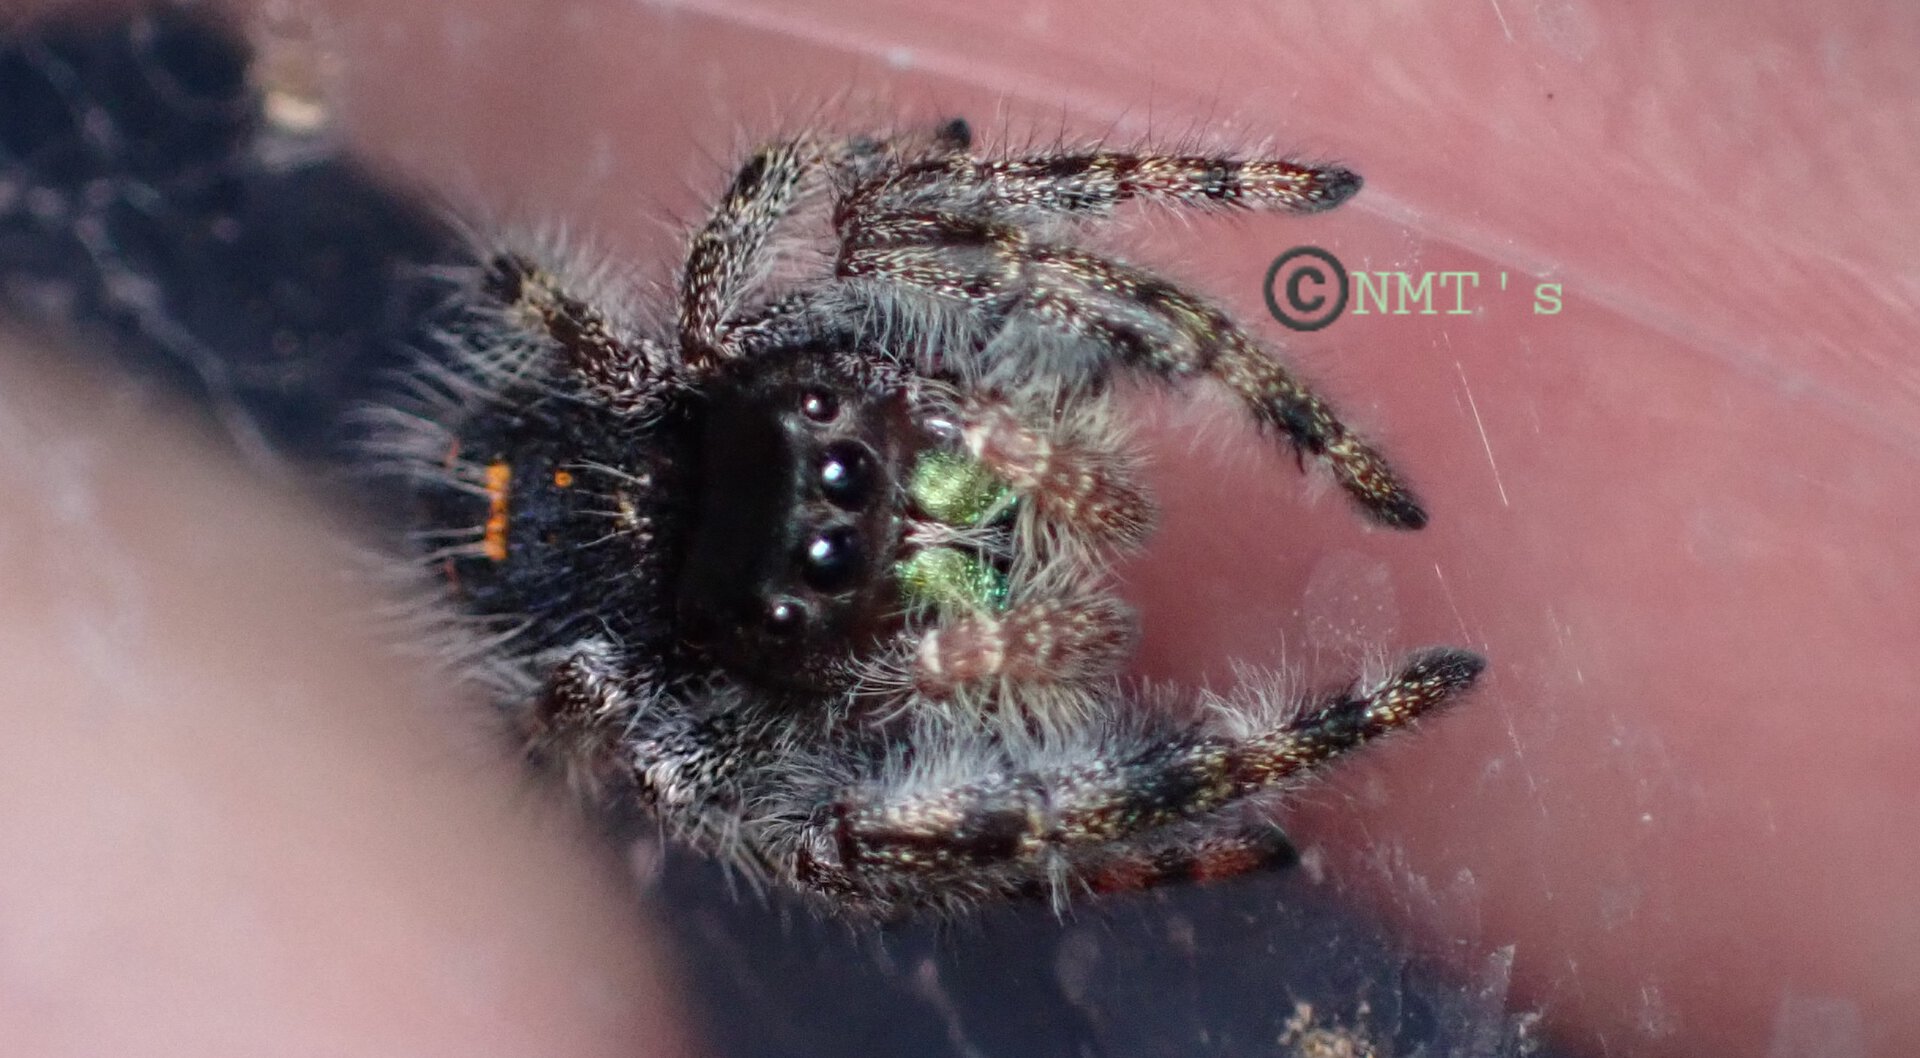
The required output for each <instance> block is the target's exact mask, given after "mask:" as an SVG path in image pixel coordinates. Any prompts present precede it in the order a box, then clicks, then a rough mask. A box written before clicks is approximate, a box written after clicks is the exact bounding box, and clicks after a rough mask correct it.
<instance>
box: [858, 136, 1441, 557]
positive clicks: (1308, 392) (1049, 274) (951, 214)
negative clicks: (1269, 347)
mask: <svg viewBox="0 0 1920 1058" xmlns="http://www.w3.org/2000/svg"><path fill="white" fill-rule="evenodd" d="M1359 188H1360V179H1359V177H1358V176H1356V175H1355V174H1353V173H1351V172H1349V171H1347V170H1344V169H1333V168H1315V167H1310V166H1302V165H1297V164H1294V163H1290V162H1284V161H1267V160H1255V161H1242V160H1231V159H1210V158H1194V157H1179V156H1164V155H1132V154H1115V153H1093V154H1087V155H1078V156H1068V157H1064V158H1055V159H1048V158H1030V159H1007V160H1001V161H978V160H974V159H965V160H963V161H953V162H945V163H943V162H934V163H927V164H924V165H920V166H913V167H908V168H905V169H902V170H899V171H896V172H893V173H889V174H883V175H881V176H878V177H875V178H874V179H872V180H870V181H868V182H867V183H866V184H864V185H862V186H861V187H859V188H858V189H857V190H855V191H854V192H853V193H851V194H850V195H849V196H848V197H847V200H846V201H845V202H843V203H842V204H841V206H840V208H839V209H838V210H837V211H836V214H835V216H836V223H837V224H838V227H839V231H840V234H841V238H842V244H841V252H840V256H839V260H838V262H837V265H836V267H837V269H838V271H839V273H840V274H841V275H842V276H845V277H849V278H856V279H875V280H880V281H883V282H888V283H894V284H898V285H900V286H903V287H907V288H911V289H915V290H919V291H922V292H924V293H927V294H930V295H933V296H935V297H938V298H942V299H946V300H949V301H955V302H959V303H962V304H964V305H969V306H972V307H973V308H974V310H975V311H978V312H980V313H983V314H989V315H994V316H1001V317H1007V318H1016V317H1022V316H1024V317H1027V318H1031V319H1033V320H1035V321H1037V322H1039V323H1041V324H1042V325H1044V326H1047V327H1050V328H1053V329H1055V330H1057V331H1061V332H1064V333H1066V334H1069V335H1072V336H1074V337H1076V338H1079V339H1082V340H1084V341H1085V342H1086V343H1087V345H1088V346H1089V347H1090V348H1094V349H1099V350H1102V351H1104V353H1105V354H1106V356H1107V358H1108V360H1109V362H1110V363H1111V364H1112V365H1113V366H1116V367H1124V368H1127V369H1131V370H1134V371H1139V372H1143V373H1147V374H1150V375H1156V376H1159V377H1163V378H1168V379H1180V378H1191V377H1197V376H1206V377H1210V378H1213V379H1215V380H1216V381H1218V382H1220V383H1223V384H1225V385H1226V386H1227V387H1228V388H1229V389H1230V390H1232V391H1233V392H1234V393H1235V394H1236V395H1238V396H1239V397H1240V398H1241V400H1242V401H1244V402H1245V403H1246V405H1247V407H1248V409H1249V410H1250V411H1251V412H1252V413H1253V416H1254V418H1255V420H1256V421H1258V422H1259V423H1261V424H1262V425H1263V426H1267V427H1269V428H1273V429H1277V430H1279V431H1280V432H1281V433H1282V434H1283V435H1284V436H1285V437H1286V438H1287V440H1288V441H1289V442H1290V443H1291V444H1292V445H1293V446H1294V448H1295V450H1296V452H1298V453H1300V454H1302V455H1311V456H1315V457H1318V458H1319V459H1321V460H1323V461H1324V462H1325V463H1326V464H1327V466H1328V467H1329V468H1330V469H1331V470H1332V472H1333V474H1334V476H1335V478H1336V480H1338V481H1339V482H1340V485H1341V487H1342V488H1344V489H1346V490H1347V492H1348V493H1349V494H1350V495H1352V496H1353V497H1354V499H1355V500H1356V501H1357V502H1358V503H1359V504H1360V505H1361V507H1362V508H1363V509H1364V510H1365V511H1367V513H1368V514H1369V515H1371V516H1372V517H1373V518H1374V519H1376V520H1377V521H1379V522H1380V523H1381V524H1383V525H1387V526H1391V527H1394V528H1399V529H1418V528H1420V527H1421V526H1423V525H1425V524H1426V521H1427V513H1426V511H1425V509H1424V508H1422V507H1421V505H1420V503H1419V501H1418V500H1416V499H1415V498H1414V496H1413V494H1412V492H1411V491H1410V490H1409V489H1408V488H1407V487H1406V485H1405V484H1404V483H1402V482H1401V481H1400V479H1399V477H1398V475H1396V474H1395V473H1394V471H1393V469H1392V468H1391V467H1390V466H1389V465H1388V464H1387V462H1386V460H1385V459H1384V458H1383V457H1382V456H1381V455H1380V454H1379V452H1378V451H1376V450H1375V449H1374V448H1373V447H1372V446H1371V445H1369V444H1367V443H1366V442H1365V441H1363V440H1361V439H1360V438H1359V437H1358V436H1357V435H1355V434H1354V432H1353V431H1352V430H1351V428H1349V427H1348V426H1347V425H1346V423H1345V422H1343V421H1342V420H1341V419H1340V418H1339V417H1338V416H1337V415H1336V414H1335V413H1334V411H1333V408H1332V406H1331V405H1329V404H1328V403H1327V401H1326V400H1325V399H1324V398H1322V397H1321V396H1319V395H1318V394H1317V393H1315V392H1314V391H1313V390H1312V389H1310V388H1309V387H1308V386H1307V385H1306V384H1305V383H1303V382H1301V381H1300V380H1299V378H1297V377H1296V376H1295V375H1294V374H1293V373H1292V372H1291V371H1289V370H1288V369H1287V368H1286V367H1285V366H1284V365H1282V364H1281V363H1280V362H1279V361H1277V360H1275V359H1274V358H1273V357H1272V356H1271V355H1270V354H1269V353H1268V352H1267V351H1265V350H1263V349H1262V348H1261V347H1260V345H1259V343H1258V342H1256V341H1255V340H1254V339H1253V338H1252V337H1251V336H1250V335H1248V334H1247V333H1246V331H1245V330H1244V329H1242V328H1241V327H1240V326H1239V325H1238V324H1237V323H1235V322H1234V321H1233V320H1232V318H1231V317H1229V316H1228V315H1227V314H1226V313H1224V312H1222V311H1221V310H1219V309H1217V308H1215V307H1214V306H1212V305H1210V304H1208V303H1207V302H1206V301H1204V300H1203V299H1200V298H1197V297H1195V296H1194V295H1192V294H1189V293H1187V292H1186V291H1184V290H1181V289H1180V288H1179V287H1177V286H1175V285H1173V284H1172V283H1169V282H1167V281H1166V280H1163V279H1160V278H1159V277H1157V276H1154V275H1152V274H1150V273H1148V272H1146V271H1143V270H1141V269H1138V268H1134V267H1132V266H1129V265H1125V264H1122V263H1120V262H1118V261H1114V260H1112V259H1110V258H1107V257H1104V256H1102V255H1100V254H1096V253H1092V252H1090V251H1086V250H1082V249H1079V248H1077V247H1073V246H1068V245H1062V244H1058V243H1054V242H1050V241H1045V240H1043V239H1041V238H1039V237H1037V236H1036V235H1035V234H1034V232H1033V230H1032V229H1031V228H1030V227H1029V226H1028V225H1027V224H1025V223H1024V222H1023V218H1024V217H1026V216H1031V215H1034V214H1040V215H1049V214H1064V215H1075V214H1092V215H1100V214H1104V213H1106V212H1108V211H1109V210H1110V209H1111V208H1112V207H1113V206H1114V205H1115V204H1116V203H1119V202H1122V201H1126V200H1129V199H1135V198H1140V199H1147V200H1159V201H1164V202H1168V203H1171V204H1174V205H1177V206H1188V207H1200V208H1209V207H1211V208H1229V207H1238V208H1249V209H1276V210H1281V211H1286V212H1294V213H1303V212H1308V213H1310V212H1319V211H1322V210H1327V209H1331V208H1333V207H1335V206H1337V205H1339V204H1340V203H1341V202H1344V201H1346V199H1348V198H1350V197H1352V195H1353V194H1354V193H1355V192H1357V191H1358V190H1359ZM1037 369H1038V370H1045V368H1037ZM1097 370H1098V369H1096V371H1097Z"/></svg>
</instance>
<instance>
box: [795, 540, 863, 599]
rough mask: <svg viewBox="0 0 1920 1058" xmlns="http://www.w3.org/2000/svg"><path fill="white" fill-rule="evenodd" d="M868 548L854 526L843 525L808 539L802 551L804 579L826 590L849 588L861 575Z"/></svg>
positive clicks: (812, 585)
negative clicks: (862, 542) (863, 544)
mask: <svg viewBox="0 0 1920 1058" xmlns="http://www.w3.org/2000/svg"><path fill="white" fill-rule="evenodd" d="M865 565H866V548H865V547H864V546H862V544H861V541H860V533H859V531H858V530H856V529H855V528H854V527H853V526H850V525H839V526H835V527H833V528H832V529H828V530H827V531H825V532H823V533H820V534H819V535H817V536H815V537H814V538H813V539H811V540H809V541H807V544H806V546H805V547H804V548H802V549H801V553H800V579H801V580H804V581H806V582H807V586H808V587H810V588H812V589H813V590H815V591H818V592H823V593H826V594H833V593H835V592H841V591H845V590H846V589H848V588H850V587H852V586H853V585H854V584H855V583H856V582H858V581H859V579H860V574H861V572H862V570H863V569H864V567H865Z"/></svg>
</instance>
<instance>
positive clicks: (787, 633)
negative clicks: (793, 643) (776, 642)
mask: <svg viewBox="0 0 1920 1058" xmlns="http://www.w3.org/2000/svg"><path fill="white" fill-rule="evenodd" d="M761 624H762V625H763V626H764V627H765V629H766V631H767V634H768V635H771V636H774V637H775V638H778V639H792V638H794V637H796V636H798V635H799V634H800V631H801V630H802V629H803V628H805V627H806V625H807V607H806V604H805V603H802V602H800V601H799V600H797V599H781V598H775V599H769V600H768V601H767V609H766V612H765V613H764V614H762V616H761Z"/></svg>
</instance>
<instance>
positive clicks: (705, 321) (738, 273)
mask: <svg viewBox="0 0 1920 1058" xmlns="http://www.w3.org/2000/svg"><path fill="white" fill-rule="evenodd" d="M825 159H826V152H825V151H824V150H823V149H822V148H821V147H820V146H819V145H818V144H816V143H814V142H812V141H810V140H789V141H785V142H781V143H770V144H767V145H766V146H763V147H761V148H760V149H759V150H756V151H754V152H753V155H752V157H750V158H748V159H747V161H746V164H744V165H742V166H741V167H740V169H739V171H738V172H736V173H734V176H733V183H732V185H731V186H729V187H728V188H727V193H726V194H725V195H724V196H722V197H721V199H720V204H719V205H717V206H715V207H714V209H713V212H712V213H710V214H709V215H708V217H707V222H706V223H705V224H704V225H702V226H701V228H700V230H699V231H697V232H695V233H694V236H693V242H692V245H690V246H689V247H688V248H687V262H686V266H685V268H684V269H683V270H682V272H681V275H680V314H679V325H680V326H679V333H680V342H681V355H682V356H684V357H685V358H686V360H687V362H688V363H689V364H692V365H695V366H696V367H697V366H699V365H701V364H702V363H703V362H706V361H712V360H726V359H730V358H731V357H732V355H733V351H732V347H731V345H730V344H729V342H728V341H727V335H726V324H727V321H728V320H729V319H730V318H731V317H732V316H733V315H734V314H735V313H736V311H737V310H738V308H739V305H738V302H739V300H740V298H741V296H742V295H743V294H744V293H745V288H746V287H747V285H748V283H749V282H751V280H752V279H753V278H754V275H755V273H756V272H757V271H758V269H759V268H760V266H761V264H762V254H763V253H764V251H765V249H766V244H767V240H768V239H769V238H770V237H771V236H772V234H773V231H774V228H776V227H777V226H778V225H779V224H780V222H781V221H782V220H783V219H785V218H786V216H787V214H788V213H790V212H791V211H792V210H793V208H794V206H795V205H796V203H798V201H799V200H800V197H801V193H802V190H803V184H804V182H805V181H806V179H807V177H808V176H809V175H810V174H811V173H812V172H813V171H814V170H816V169H818V168H819V167H820V166H821V165H822V164H823V163H824V161H825Z"/></svg>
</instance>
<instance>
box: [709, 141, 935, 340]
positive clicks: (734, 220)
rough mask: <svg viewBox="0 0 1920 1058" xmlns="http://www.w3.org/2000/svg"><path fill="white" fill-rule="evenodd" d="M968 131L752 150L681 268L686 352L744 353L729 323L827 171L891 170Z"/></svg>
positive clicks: (850, 173) (852, 176)
mask: <svg viewBox="0 0 1920 1058" xmlns="http://www.w3.org/2000/svg"><path fill="white" fill-rule="evenodd" d="M971 136H972V133H971V132H970V131H969V130H968V128H967V125H966V123H965V122H963V121H957V120H956V121H950V122H948V123H946V124H944V125H942V126H940V127H939V128H937V129H934V130H932V131H931V132H929V133H927V134H924V135H918V136H914V135H909V136H904V137H899V138H896V139H892V140H878V139H871V138H866V137H856V138H853V139H850V140H844V141H832V140H819V139H813V138H797V139H792V140H783V141H778V142H774V143H769V144H766V145H764V146H762V147H760V148H759V149H758V150H756V151H754V152H753V154H752V155H751V156H750V157H749V158H748V159H747V161H746V162H745V163H744V164H743V165H741V167H740V168H739V169H738V170H737V171H736V172H735V173H734V176H733V183H732V184H731V185H730V186H729V187H728V188H727V191H726V194H724V195H723V196H721V199H720V203H719V204H718V205H717V206H715V207H714V208H713V211H712V212H711V213H709V214H708V215H707V220H706V222H705V223H704V224H703V225H702V226H701V227H700V230H699V231H697V232H695V233H694V236H693V241H692V243H691V245H689V246H688V248H687V259H686V265H685V267H684V268H683V269H682V271H681V276H680V308H679V320H678V322H679V334H680V341H681V355H682V356H683V357H684V358H685V359H686V361H687V362H688V363H689V364H692V365H694V366H696V367H697V366H699V365H701V364H702V363H703V362H706V361H715V360H727V359H732V358H734V357H736V356H739V355H741V350H740V348H739V346H738V343H737V342H736V340H735V336H734V335H733V334H732V328H733V325H734V321H735V318H736V317H737V316H738V315H739V310H740V308H741V305H740V301H741V299H742V298H743V296H744V295H745V294H746V292H747V289H748V287H749V286H751V285H752V284H753V283H754V282H755V281H756V280H757V279H758V277H759V275H760V273H761V272H762V271H763V269H764V266H765V263H766V262H765V253H766V249H767V244H768V242H769V241H770V240H771V239H772V237H773V234H774V231H775V230H776V229H777V228H778V227H779V226H780V223H781V222H782V221H784V220H785V219H786V218H787V216H788V215H789V214H791V213H792V212H793V211H794V209H795V208H797V207H798V206H799V205H800V203H801V202H802V201H803V199H805V197H806V196H807V194H808V193H809V192H810V191H811V190H813V189H814V186H815V185H817V184H818V183H820V182H821V180H822V178H824V177H825V176H826V175H827V174H828V173H830V172H839V173H843V174H845V177H846V178H847V179H857V178H858V177H859V175H860V174H862V173H865V172H867V171H870V170H876V169H877V170H892V169H895V168H897V167H898V166H900V165H902V164H905V162H906V161H908V160H909V159H912V160H917V159H919V158H938V157H942V156H945V155H948V154H952V153H954V152H957V151H964V150H966V148H967V145H968V143H969V142H971Z"/></svg>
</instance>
